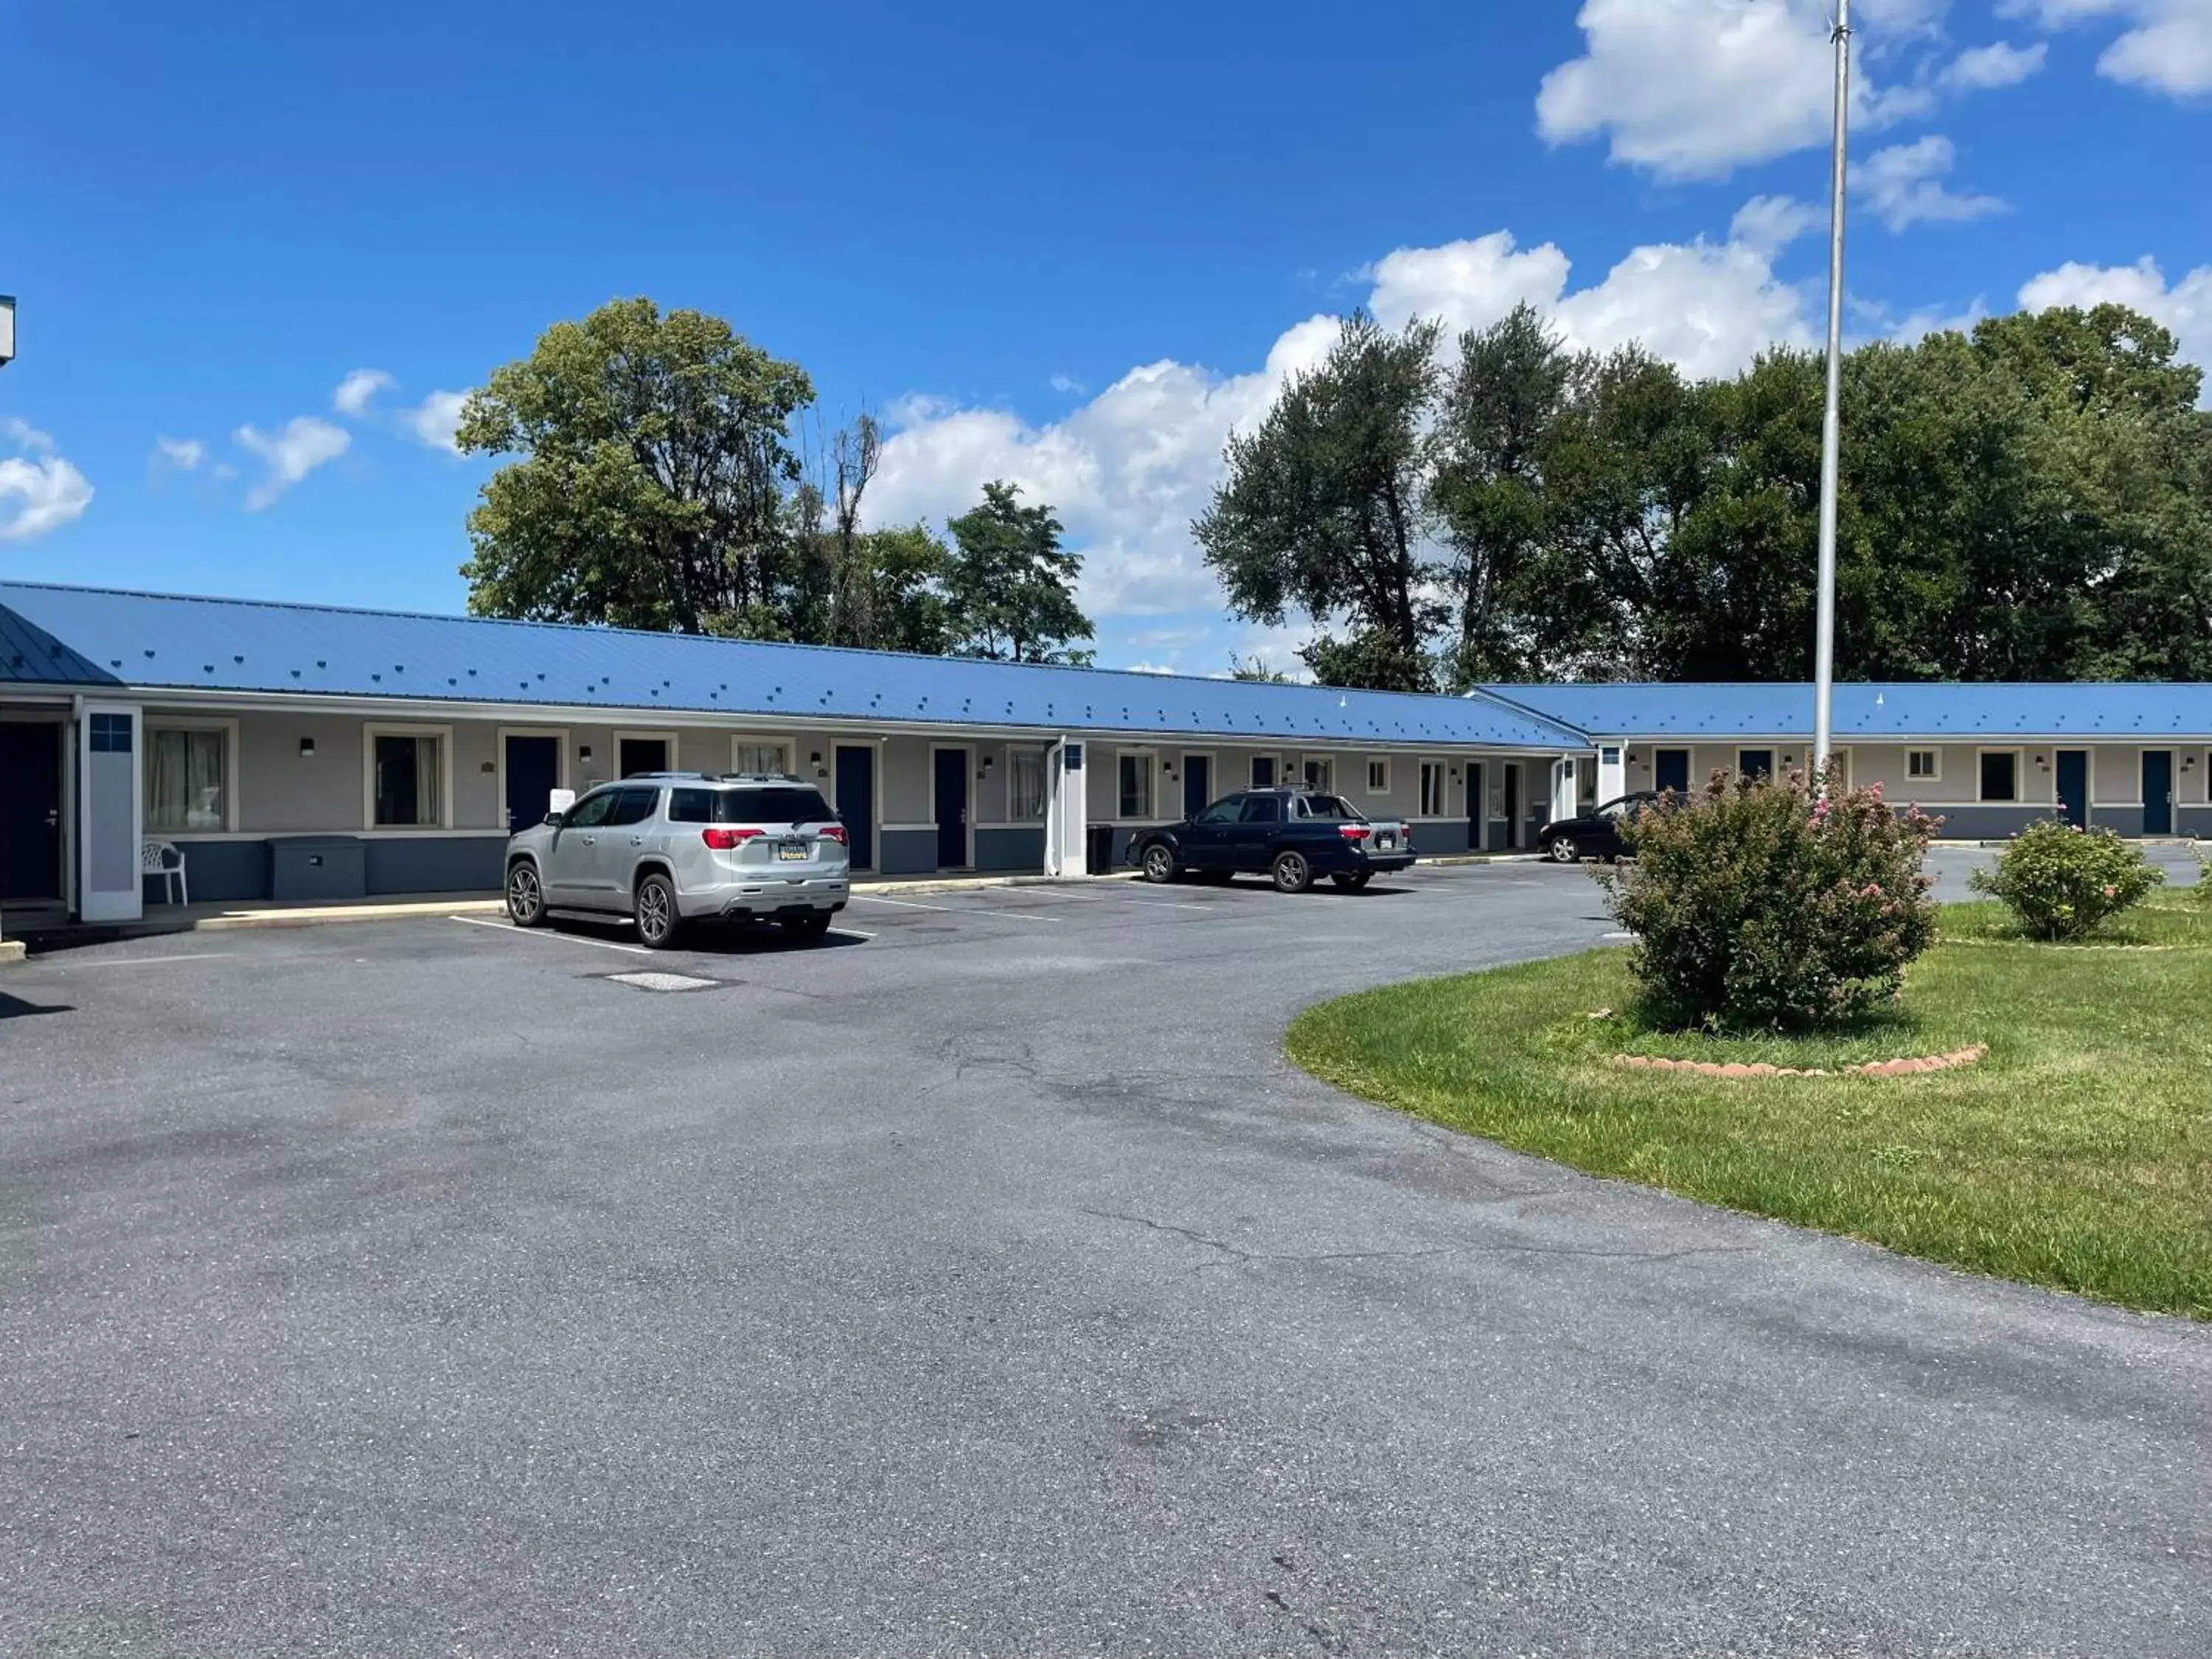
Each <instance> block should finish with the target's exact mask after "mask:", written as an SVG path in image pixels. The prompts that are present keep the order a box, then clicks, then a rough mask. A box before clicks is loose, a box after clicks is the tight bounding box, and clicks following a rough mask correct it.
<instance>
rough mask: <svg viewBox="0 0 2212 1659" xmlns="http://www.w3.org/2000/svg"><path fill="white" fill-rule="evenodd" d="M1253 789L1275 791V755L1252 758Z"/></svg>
mask: <svg viewBox="0 0 2212 1659" xmlns="http://www.w3.org/2000/svg"><path fill="white" fill-rule="evenodd" d="M1252 787H1254V788H1255V789H1273V787H1275V757H1273V755H1255V756H1253V757H1252Z"/></svg>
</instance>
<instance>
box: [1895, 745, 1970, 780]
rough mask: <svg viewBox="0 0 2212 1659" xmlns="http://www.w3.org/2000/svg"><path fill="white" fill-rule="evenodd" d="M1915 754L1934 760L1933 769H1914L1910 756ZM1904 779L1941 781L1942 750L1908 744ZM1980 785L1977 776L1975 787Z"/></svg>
mask: <svg viewBox="0 0 2212 1659" xmlns="http://www.w3.org/2000/svg"><path fill="white" fill-rule="evenodd" d="M1915 755H1925V756H1927V757H1928V758H1929V760H1931V761H1933V762H1935V763H1936V764H1935V767H1934V769H1933V770H1930V771H1926V772H1916V771H1914V770H1913V769H1912V757H1914V756H1915ZM1942 781H1943V751H1942V750H1941V749H1915V748H1912V747H1911V746H1910V745H1908V746H1907V747H1906V749H1905V782H1906V783H1907V784H1915V783H1941V782H1942ZM1975 787H1977V788H1979V787H1981V781H1980V780H1979V779H1978V778H1977V779H1976V780H1975Z"/></svg>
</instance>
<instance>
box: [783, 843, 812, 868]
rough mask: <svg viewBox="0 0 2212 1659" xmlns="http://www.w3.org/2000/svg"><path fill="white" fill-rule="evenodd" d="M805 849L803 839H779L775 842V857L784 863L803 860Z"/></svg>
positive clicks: (797, 862) (795, 862)
mask: <svg viewBox="0 0 2212 1659" xmlns="http://www.w3.org/2000/svg"><path fill="white" fill-rule="evenodd" d="M807 851H808V848H807V845H806V843H805V842H803V841H780V842H776V844H775V855H776V857H777V858H778V859H779V860H781V861H782V862H783V863H786V864H799V863H801V862H803V861H804V860H805V857H806V854H807Z"/></svg>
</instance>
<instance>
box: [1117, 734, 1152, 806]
mask: <svg viewBox="0 0 2212 1659" xmlns="http://www.w3.org/2000/svg"><path fill="white" fill-rule="evenodd" d="M1124 760H1139V761H1142V762H1143V763H1145V767H1146V784H1145V795H1146V805H1147V806H1148V807H1149V808H1150V809H1151V810H1150V811H1148V812H1146V813H1145V814H1143V815H1141V816H1139V817H1131V816H1130V815H1129V814H1128V813H1127V812H1126V811H1123V810H1122V801H1121V763H1122V762H1123V761H1124ZM1114 822H1115V823H1158V822H1160V757H1159V751H1158V750H1156V749H1116V750H1115V751H1114Z"/></svg>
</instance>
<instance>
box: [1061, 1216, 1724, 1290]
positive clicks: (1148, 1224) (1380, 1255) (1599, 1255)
mask: <svg viewBox="0 0 2212 1659" xmlns="http://www.w3.org/2000/svg"><path fill="white" fill-rule="evenodd" d="M1496 1201H1497V1202H1498V1203H1510V1202H1513V1201H1516V1200H1510V1199H1501V1200H1496ZM1081 1210H1082V1213H1083V1214H1085V1215H1087V1216H1093V1217H1096V1218H1097V1219H1099V1220H1101V1221H1123V1222H1127V1223H1130V1224H1131V1225H1135V1226H1139V1227H1143V1228H1146V1229H1147V1230H1149V1231H1152V1232H1156V1233H1169V1234H1171V1235H1173V1236H1174V1237H1177V1238H1182V1239H1186V1240H1188V1241H1189V1242H1190V1243H1194V1244H1197V1245H1200V1246H1202V1247H1204V1248H1205V1249H1209V1250H1218V1251H1219V1252H1220V1253H1221V1255H1223V1256H1224V1257H1225V1258H1226V1260H1225V1261H1201V1262H1200V1263H1198V1264H1197V1265H1196V1266H1195V1267H1193V1268H1192V1269H1191V1271H1192V1272H1193V1273H1203V1272H1204V1271H1205V1270H1206V1268H1208V1267H1248V1266H1249V1265H1250V1264H1251V1263H1253V1262H1255V1261H1260V1262H1284V1263H1289V1264H1291V1265H1293V1266H1297V1265H1303V1264H1305V1263H1308V1262H1319V1261H1432V1260H1434V1259H1436V1258H1437V1257H1439V1256H1452V1255H1549V1256H1581V1257H1587V1258H1589V1259H1591V1260H1595V1261H1638V1262H1665V1261H1682V1260H1684V1259H1685V1258H1686V1257H1690V1256H1703V1255H1749V1254H1750V1253H1751V1251H1752V1249H1753V1247H1752V1246H1750V1245H1747V1244H1691V1245H1686V1246H1684V1247H1683V1248H1682V1249H1677V1250H1599V1249H1577V1248H1576V1247H1575V1246H1572V1245H1560V1244H1505V1243H1468V1244H1440V1245H1437V1246H1435V1247H1434V1248H1432V1249H1417V1250H1310V1251H1307V1250H1251V1249H1245V1248H1243V1246H1242V1245H1237V1244H1231V1243H1229V1242H1228V1241H1227V1240H1225V1239H1220V1238H1216V1237H1213V1236H1212V1234H1211V1233H1203V1232H1200V1231H1199V1230H1198V1229H1197V1228H1195V1227H1184V1226H1180V1225H1177V1224H1176V1223H1175V1222H1172V1221H1161V1220H1158V1219H1156V1218H1153V1217H1152V1216H1148V1215H1138V1214H1136V1213H1134V1212H1131V1211H1127V1210H1100V1209H1093V1208H1091V1206H1087V1205H1085V1206H1081Z"/></svg>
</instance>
